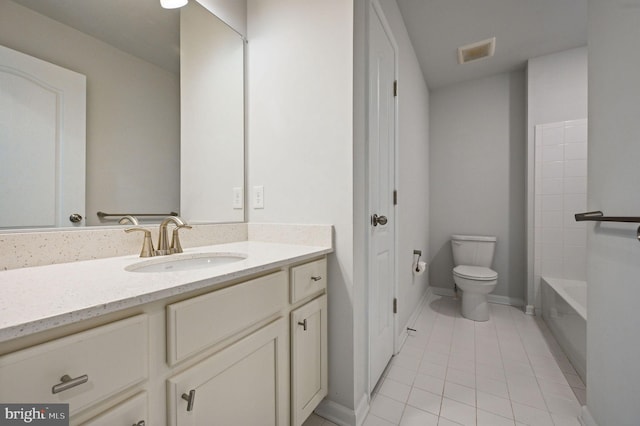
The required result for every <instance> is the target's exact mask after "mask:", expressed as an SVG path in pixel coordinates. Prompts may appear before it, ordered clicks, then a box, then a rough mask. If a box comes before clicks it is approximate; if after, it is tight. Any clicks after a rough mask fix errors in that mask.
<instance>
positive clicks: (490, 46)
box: [458, 37, 496, 64]
mask: <svg viewBox="0 0 640 426" xmlns="http://www.w3.org/2000/svg"><path fill="white" fill-rule="evenodd" d="M495 51H496V38H495V37H492V38H489V39H487V40H482V41H478V42H476V43H471V44H467V45H466V46H461V47H458V63H459V64H466V63H467V62H473V61H478V60H480V59H484V58H488V57H489V56H493V54H494V53H495Z"/></svg>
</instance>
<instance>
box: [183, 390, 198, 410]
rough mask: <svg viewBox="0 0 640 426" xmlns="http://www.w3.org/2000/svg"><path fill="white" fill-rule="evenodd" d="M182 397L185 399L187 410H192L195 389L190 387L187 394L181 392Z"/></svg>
mask: <svg viewBox="0 0 640 426" xmlns="http://www.w3.org/2000/svg"><path fill="white" fill-rule="evenodd" d="M182 399H184V400H185V401H187V411H193V404H194V402H195V400H196V390H195V389H191V390H190V391H189V395H187V394H186V393H183V394H182Z"/></svg>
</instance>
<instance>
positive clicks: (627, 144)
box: [586, 0, 640, 426]
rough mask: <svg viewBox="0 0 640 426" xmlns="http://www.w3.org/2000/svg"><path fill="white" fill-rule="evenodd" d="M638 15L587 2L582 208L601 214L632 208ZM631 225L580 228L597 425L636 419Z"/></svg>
mask: <svg viewBox="0 0 640 426" xmlns="http://www.w3.org/2000/svg"><path fill="white" fill-rule="evenodd" d="M633 3H635V4H636V5H637V2H633ZM638 22H640V8H638V7H634V6H633V5H632V3H630V2H629V1H627V0H608V1H601V0H591V1H589V181H588V208H589V210H602V211H604V212H605V214H609V215H628V216H638V215H640V197H639V196H638V183H639V182H640V168H638V159H639V158H640V143H639V142H638V135H640V120H639V119H638V105H639V104H640V85H638V69H640V53H639V52H638V50H637V44H638V40H640V25H638ZM636 228H637V224H626V225H621V224H618V225H616V224H602V225H601V226H594V225H593V224H590V225H589V226H588V227H587V229H588V263H587V265H588V266H587V281H588V282H589V299H588V307H587V309H588V311H589V323H588V327H587V382H588V385H589V391H588V393H587V407H588V411H589V412H590V414H591V415H592V417H593V420H595V424H598V425H600V426H607V425H616V426H630V425H638V422H639V421H640V420H639V419H640V404H638V402H639V401H640V385H639V383H640V366H638V360H640V340H639V339H638V330H640V315H638V299H639V298H640V285H639V284H640V283H639V281H640V280H639V278H638V277H640V243H639V242H638V241H637V240H636ZM587 415H588V413H587ZM587 420H588V421H587V423H586V424H587V425H590V426H591V425H593V424H594V423H592V422H591V421H590V420H591V419H587Z"/></svg>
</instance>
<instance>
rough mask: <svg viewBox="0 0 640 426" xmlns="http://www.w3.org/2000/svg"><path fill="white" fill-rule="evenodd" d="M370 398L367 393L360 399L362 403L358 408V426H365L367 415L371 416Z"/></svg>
mask: <svg viewBox="0 0 640 426" xmlns="http://www.w3.org/2000/svg"><path fill="white" fill-rule="evenodd" d="M369 408H370V405H369V396H368V395H367V394H366V393H365V394H363V395H362V397H361V398H360V402H359V403H358V406H357V407H356V426H362V425H363V424H364V419H366V418H367V414H369Z"/></svg>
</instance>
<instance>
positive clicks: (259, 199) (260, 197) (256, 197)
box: [253, 185, 264, 209]
mask: <svg viewBox="0 0 640 426" xmlns="http://www.w3.org/2000/svg"><path fill="white" fill-rule="evenodd" d="M253 208H254V209H264V186H262V185H260V186H254V187H253Z"/></svg>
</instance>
